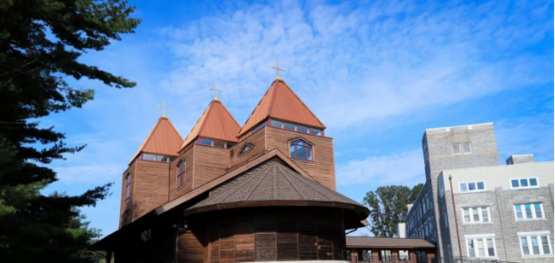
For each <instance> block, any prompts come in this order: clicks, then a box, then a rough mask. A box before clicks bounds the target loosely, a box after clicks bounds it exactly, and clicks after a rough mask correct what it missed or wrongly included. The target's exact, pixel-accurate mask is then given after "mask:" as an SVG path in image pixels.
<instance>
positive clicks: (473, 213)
mask: <svg viewBox="0 0 555 263" xmlns="http://www.w3.org/2000/svg"><path fill="white" fill-rule="evenodd" d="M462 210H463V220H464V223H487V222H491V212H490V209H489V206H477V207H464V208H463V209H462Z"/></svg>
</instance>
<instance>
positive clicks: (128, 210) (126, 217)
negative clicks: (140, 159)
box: [119, 161, 136, 228]
mask: <svg viewBox="0 0 555 263" xmlns="http://www.w3.org/2000/svg"><path fill="white" fill-rule="evenodd" d="M135 164H136V162H135V161H133V162H131V164H130V165H129V167H127V170H125V172H123V174H122V175H121V199H120V209H119V227H120V228H121V227H123V226H125V225H127V224H129V223H131V222H132V220H133V217H132V215H133V202H132V201H133V186H134V185H135V180H133V179H135V178H134V171H135ZM128 173H129V174H131V176H132V178H131V185H130V186H129V189H130V191H129V192H130V195H129V200H130V202H129V205H128V204H127V203H126V201H125V197H126V195H127V193H126V191H125V186H126V181H125V177H126V176H127V174H128Z"/></svg>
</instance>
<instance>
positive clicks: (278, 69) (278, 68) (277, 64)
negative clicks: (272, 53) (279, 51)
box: [272, 61, 285, 79]
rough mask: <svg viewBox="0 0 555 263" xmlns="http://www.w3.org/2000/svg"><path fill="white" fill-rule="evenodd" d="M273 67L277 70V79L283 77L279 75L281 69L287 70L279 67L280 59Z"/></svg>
mask: <svg viewBox="0 0 555 263" xmlns="http://www.w3.org/2000/svg"><path fill="white" fill-rule="evenodd" d="M272 68H273V69H275V70H276V79H281V78H280V77H279V72H280V71H281V72H285V70H284V69H282V68H280V67H279V61H277V62H276V65H275V66H274V67H272Z"/></svg>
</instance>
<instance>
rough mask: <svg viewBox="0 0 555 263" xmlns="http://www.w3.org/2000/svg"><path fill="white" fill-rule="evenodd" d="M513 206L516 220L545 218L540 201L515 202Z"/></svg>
mask: <svg viewBox="0 0 555 263" xmlns="http://www.w3.org/2000/svg"><path fill="white" fill-rule="evenodd" d="M514 208H515V217H516V220H528V219H542V218H545V213H544V211H543V204H542V203H526V204H515V205H514Z"/></svg>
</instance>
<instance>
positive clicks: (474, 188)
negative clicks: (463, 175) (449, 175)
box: [459, 181, 486, 193]
mask: <svg viewBox="0 0 555 263" xmlns="http://www.w3.org/2000/svg"><path fill="white" fill-rule="evenodd" d="M459 190H460V192H461V193H468V192H478V191H484V190H486V183H485V182H484V181H479V182H465V183H459Z"/></svg>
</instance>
